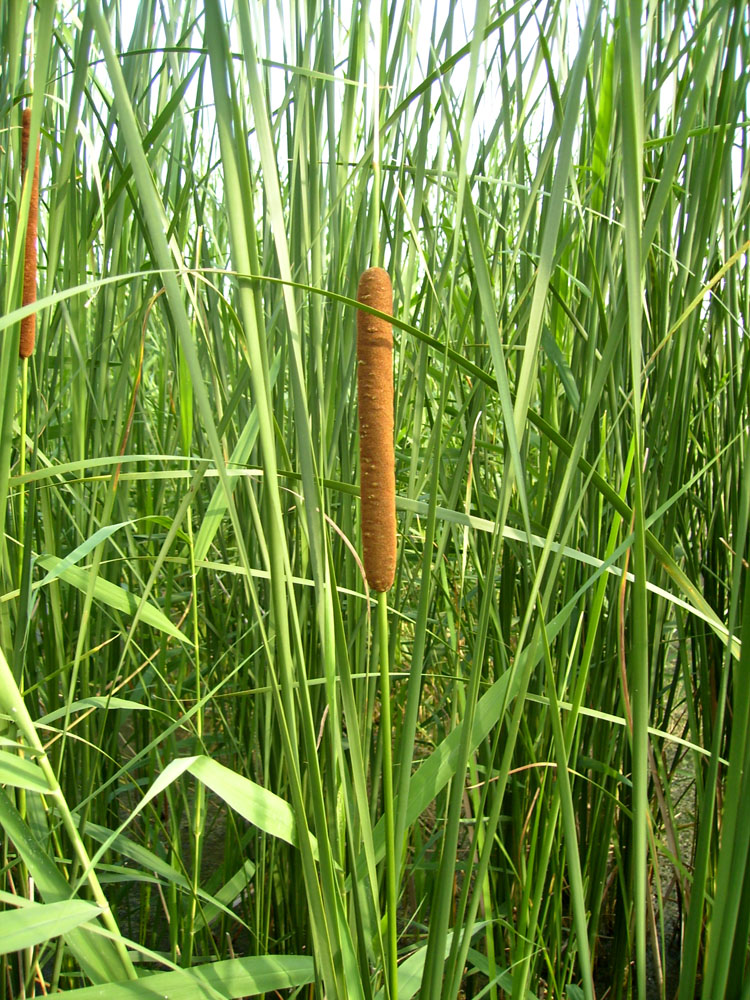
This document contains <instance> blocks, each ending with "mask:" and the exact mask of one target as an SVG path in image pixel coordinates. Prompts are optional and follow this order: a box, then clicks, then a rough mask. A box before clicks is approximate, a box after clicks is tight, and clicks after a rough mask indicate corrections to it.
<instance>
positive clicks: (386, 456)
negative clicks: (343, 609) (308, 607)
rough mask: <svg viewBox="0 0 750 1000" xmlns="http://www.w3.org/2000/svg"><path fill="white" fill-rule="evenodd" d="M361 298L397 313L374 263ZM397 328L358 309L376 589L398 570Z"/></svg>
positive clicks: (371, 572) (367, 532)
mask: <svg viewBox="0 0 750 1000" xmlns="http://www.w3.org/2000/svg"><path fill="white" fill-rule="evenodd" d="M357 300H358V301H359V302H361V303H363V305H367V306H371V307H372V308H373V309H377V310H378V311H379V312H384V313H388V315H391V314H392V313H393V290H392V288H391V279H390V278H389V277H388V274H387V272H386V271H384V270H383V269H382V268H380V267H371V268H370V269H369V270H367V271H365V272H364V274H363V275H362V277H361V278H360V279H359V287H358V289H357ZM392 358H393V333H392V330H391V324H390V323H388V322H387V321H386V320H384V319H380V318H379V317H377V316H373V315H371V314H370V313H366V312H362V311H360V312H358V313H357V384H358V392H359V459H360V463H359V464H360V481H361V485H360V496H361V500H362V547H363V549H364V562H365V573H366V574H367V582H368V584H369V585H370V587H372V589H373V590H377V591H380V592H383V591H386V590H390V588H391V585H392V583H393V577H394V576H395V573H396V471H395V459H394V451H393V360H392Z"/></svg>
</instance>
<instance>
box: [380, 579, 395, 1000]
mask: <svg viewBox="0 0 750 1000" xmlns="http://www.w3.org/2000/svg"><path fill="white" fill-rule="evenodd" d="M378 646H379V656H378V658H379V660H380V738H381V740H382V741H383V812H384V814H385V912H386V921H387V926H388V929H387V934H386V941H387V945H386V949H387V951H386V954H387V964H386V980H387V989H386V991H385V992H386V995H387V996H390V998H391V1000H397V997H398V923H397V920H398V893H397V892H396V839H395V837H396V828H395V818H396V817H395V810H394V807H393V752H392V746H391V742H392V739H393V736H392V723H391V675H390V665H389V662H388V660H389V658H388V596H387V594H386V593H385V592H384V591H381V592H380V593H379V594H378Z"/></svg>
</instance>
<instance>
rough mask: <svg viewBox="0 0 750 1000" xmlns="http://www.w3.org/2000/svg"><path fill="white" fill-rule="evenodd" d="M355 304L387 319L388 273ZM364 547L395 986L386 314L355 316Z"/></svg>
mask: <svg viewBox="0 0 750 1000" xmlns="http://www.w3.org/2000/svg"><path fill="white" fill-rule="evenodd" d="M357 301H358V302H360V303H361V304H362V305H365V306H369V307H370V308H371V309H376V310H377V311H378V312H379V313H385V314H386V315H388V316H390V315H391V314H392V312H393V289H392V287H391V279H390V277H389V276H388V272H387V271H384V270H383V269H382V268H380V267H371V268H368V269H367V270H366V271H365V272H364V273H363V274H362V276H361V278H360V279H359V286H358V288H357ZM357 392H358V399H359V456H360V484H361V485H360V497H361V505H362V548H363V556H364V565H365V574H366V577H367V583H368V585H369V587H370V588H371V589H372V590H374V591H375V592H376V593H377V595H378V648H379V660H380V726H381V739H382V741H383V806H384V812H385V824H386V915H387V924H388V932H387V941H388V944H387V955H388V963H387V969H386V979H387V982H388V989H389V992H390V995H391V996H392V997H395V996H396V995H397V988H398V971H397V928H396V909H397V895H396V861H395V858H396V852H395V841H394V812H393V769H392V747H391V739H392V737H391V704H390V701H391V691H390V670H389V664H388V598H387V594H388V591H389V590H390V589H391V587H392V585H393V578H394V576H395V572H396V469H395V455H394V447H393V331H392V327H391V324H390V323H389V322H388V320H387V319H385V318H384V317H383V316H376V315H374V314H373V313H371V312H365V311H364V310H359V311H358V313H357Z"/></svg>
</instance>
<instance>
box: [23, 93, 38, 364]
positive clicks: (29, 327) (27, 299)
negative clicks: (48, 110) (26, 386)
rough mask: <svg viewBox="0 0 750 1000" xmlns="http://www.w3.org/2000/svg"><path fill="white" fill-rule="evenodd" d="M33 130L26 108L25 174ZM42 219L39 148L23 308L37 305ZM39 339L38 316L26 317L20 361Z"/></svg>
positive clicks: (28, 232) (36, 160)
mask: <svg viewBox="0 0 750 1000" xmlns="http://www.w3.org/2000/svg"><path fill="white" fill-rule="evenodd" d="M30 130H31V108H24V111H23V128H22V132H21V174H22V175H24V174H25V173H26V162H27V159H28V154H29V132H30ZM38 216H39V146H38V145H37V148H36V157H35V160H34V176H33V178H32V182H31V201H30V202H29V218H28V221H27V223H26V247H25V254H24V265H23V304H24V305H25V306H28V305H31V303H32V302H36V268H37V256H36V234H37V219H38ZM35 339H36V313H32V314H31V316H25V317H24V318H23V319H22V320H21V337H20V340H19V343H18V354H19V357H22V358H28V357H29V356H30V355H31V353H32V352H33V350H34V340H35Z"/></svg>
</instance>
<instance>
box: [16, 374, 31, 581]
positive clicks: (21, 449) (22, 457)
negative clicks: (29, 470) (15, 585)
mask: <svg viewBox="0 0 750 1000" xmlns="http://www.w3.org/2000/svg"><path fill="white" fill-rule="evenodd" d="M28 382H29V359H28V358H24V359H23V361H22V362H21V440H20V442H19V445H18V454H19V473H20V480H21V483H20V486H19V492H18V524H19V528H20V530H19V532H18V537H19V539H21V540H23V538H24V525H25V523H26V518H25V509H24V508H25V506H26V489H25V487H24V484H23V477H24V474H25V472H26V406H27V403H26V400H27V395H28V392H27V390H28ZM22 575H23V544H21V546H20V548H19V556H18V580H19V586H20V585H21V584H20V580H21V576H22Z"/></svg>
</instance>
